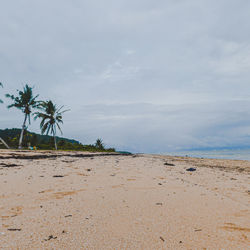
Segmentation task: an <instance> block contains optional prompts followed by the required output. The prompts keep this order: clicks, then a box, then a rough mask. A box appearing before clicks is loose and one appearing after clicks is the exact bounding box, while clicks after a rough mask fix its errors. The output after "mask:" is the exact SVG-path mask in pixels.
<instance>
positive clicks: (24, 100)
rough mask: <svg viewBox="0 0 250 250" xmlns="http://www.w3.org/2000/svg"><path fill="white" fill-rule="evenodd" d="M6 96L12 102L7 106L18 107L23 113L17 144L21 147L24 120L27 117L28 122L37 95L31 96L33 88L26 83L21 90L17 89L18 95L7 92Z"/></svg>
mask: <svg viewBox="0 0 250 250" xmlns="http://www.w3.org/2000/svg"><path fill="white" fill-rule="evenodd" d="M6 97H8V98H10V99H11V100H12V101H13V103H12V104H11V105H9V106H8V108H12V107H15V108H17V109H20V110H21V111H22V112H23V113H24V121H23V126H22V131H21V135H20V138H19V146H18V148H19V149H21V148H22V142H23V133H24V130H25V128H26V122H27V119H28V120H29V124H30V114H31V113H32V109H34V108H37V105H38V102H37V101H36V98H37V97H38V95H36V96H33V88H32V87H29V86H28V85H27V84H26V85H25V86H24V88H23V91H20V90H18V96H14V95H10V94H7V95H6Z"/></svg>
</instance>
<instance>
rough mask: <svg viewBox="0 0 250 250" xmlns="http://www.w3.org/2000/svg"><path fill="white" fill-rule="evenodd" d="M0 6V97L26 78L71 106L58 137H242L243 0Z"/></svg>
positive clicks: (148, 141)
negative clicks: (61, 135) (1, 85)
mask: <svg viewBox="0 0 250 250" xmlns="http://www.w3.org/2000/svg"><path fill="white" fill-rule="evenodd" d="M1 9H2V14H1V17H0V32H1V40H0V78H1V79H0V80H1V81H2V82H3V83H5V89H4V90H0V95H2V94H1V93H5V92H11V93H13V92H15V90H16V89H18V88H21V86H22V85H21V84H23V83H29V84H31V85H35V91H36V93H39V94H40V98H42V99H52V100H54V101H55V102H57V103H58V104H64V105H66V106H68V107H70V109H71V113H69V114H65V126H64V132H65V136H68V137H75V138H76V139H79V140H82V141H83V142H84V141H88V142H92V141H93V140H94V138H96V137H103V138H104V139H105V140H106V141H107V142H108V144H110V145H113V146H118V147H121V148H129V149H131V150H132V149H133V150H135V151H137V150H138V151H147V152H158V151H162V150H163V151H164V150H174V149H181V148H187V147H207V146H214V147H217V146H223V145H224V146H228V145H231V144H232V145H239V146H240V145H245V144H247V138H248V135H249V130H248V126H247V122H248V120H247V118H246V116H247V115H246V114H248V109H247V108H245V107H243V106H242V103H244V105H249V102H248V100H250V94H249V93H250V85H249V82H250V72H249V70H248V69H249V66H250V61H249V58H250V57H249V56H250V47H249V46H250V34H249V30H250V18H249V16H250V15H249V14H250V13H249V9H250V2H249V1H248V0H238V1H233V0H221V1H219V2H218V1H215V0H201V1H197V0H168V1H163V0H159V1H152V0H133V1H132V0H131V1H125V0H119V1H117V0H107V1H103V2H100V1H95V0H93V1H85V0H84V1H82V0H81V1H80V0H74V1H71V2H69V1H64V0H63V1H59V0H55V1H53V2H51V1H48V0H43V1H41V0H38V1H30V0H20V1H15V4H13V2H8V1H6V2H4V3H2V4H1ZM4 107H5V106H4V105H1V106H0V124H1V125H0V126H1V127H18V126H20V125H19V124H20V123H21V120H22V117H21V114H19V112H18V111H14V110H13V111H7V110H6V109H5V108H4ZM228 107H230V110H228ZM240 109H242V110H244V112H241V111H240ZM18 114H19V115H18ZM111 114H112V115H111ZM198 114H199V116H198ZM204 114H206V115H207V116H205V115H204ZM231 116H233V118H234V116H235V117H236V119H237V120H238V122H235V123H232V121H231V120H230V118H231ZM241 116H243V118H244V119H243V118H242V117H241ZM69 117H70V119H69ZM206 117H209V119H207V118H206ZM222 117H224V120H223V121H222ZM227 124H228V125H227ZM31 128H32V129H34V130H36V131H39V128H38V126H37V125H36V124H34V126H33V127H31ZM83 128H84V131H83ZM233 135H234V136H233ZM244 138H246V139H244ZM161 149H162V150H161Z"/></svg>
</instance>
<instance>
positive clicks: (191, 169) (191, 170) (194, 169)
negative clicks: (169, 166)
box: [186, 168, 196, 172]
mask: <svg viewBox="0 0 250 250" xmlns="http://www.w3.org/2000/svg"><path fill="white" fill-rule="evenodd" d="M186 171H190V172H193V171H196V168H187V169H186Z"/></svg>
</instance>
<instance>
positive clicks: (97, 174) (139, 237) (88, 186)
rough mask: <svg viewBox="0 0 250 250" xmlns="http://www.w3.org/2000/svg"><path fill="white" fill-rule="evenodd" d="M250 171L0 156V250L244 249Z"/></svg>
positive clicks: (150, 160) (169, 162)
mask: <svg viewBox="0 0 250 250" xmlns="http://www.w3.org/2000/svg"><path fill="white" fill-rule="evenodd" d="M188 168H195V169H196V171H193V172H192V171H187V170H186V169H188ZM249 173H250V162H249V161H232V160H211V159H210V160H209V159H195V158H187V157H173V156H159V155H129V156H124V155H102V154H91V153H84V154H83V153H76V152H75V153H74V152H57V153H55V152H26V151H19V152H18V151H8V150H0V217H1V223H0V248H1V249H249V244H250V210H249V204H250V203H249V201H250V175H249Z"/></svg>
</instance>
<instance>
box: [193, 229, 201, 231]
mask: <svg viewBox="0 0 250 250" xmlns="http://www.w3.org/2000/svg"><path fill="white" fill-rule="evenodd" d="M194 231H195V232H200V231H202V229H195V230H194Z"/></svg>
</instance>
